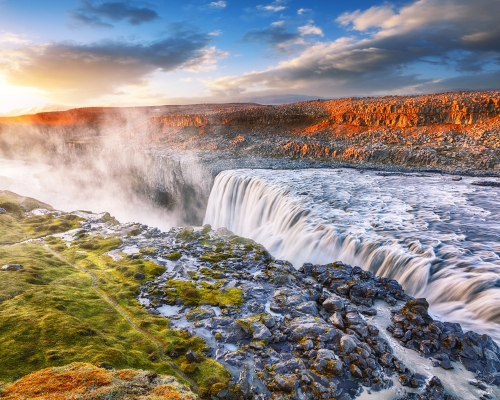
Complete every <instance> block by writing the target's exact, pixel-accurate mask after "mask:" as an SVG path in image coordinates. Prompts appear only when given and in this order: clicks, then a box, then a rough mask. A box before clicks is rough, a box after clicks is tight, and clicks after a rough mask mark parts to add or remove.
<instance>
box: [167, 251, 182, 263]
mask: <svg viewBox="0 0 500 400" xmlns="http://www.w3.org/2000/svg"><path fill="white" fill-rule="evenodd" d="M162 257H164V258H166V259H167V260H171V261H177V260H178V259H179V258H181V257H182V254H181V253H180V252H178V251H174V252H173V253H166V254H162Z"/></svg>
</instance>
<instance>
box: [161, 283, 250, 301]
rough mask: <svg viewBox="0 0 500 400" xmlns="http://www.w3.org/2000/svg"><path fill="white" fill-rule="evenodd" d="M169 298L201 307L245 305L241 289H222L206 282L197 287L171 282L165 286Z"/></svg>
mask: <svg viewBox="0 0 500 400" xmlns="http://www.w3.org/2000/svg"><path fill="white" fill-rule="evenodd" d="M165 288H166V289H174V290H173V291H172V290H170V291H169V290H167V294H166V295H167V297H169V298H170V299H169V300H170V301H171V302H174V301H175V300H177V299H180V300H181V301H182V302H183V303H184V304H186V305H193V306H199V305H202V304H209V305H213V306H219V307H228V306H239V305H241V304H243V293H242V291H241V290H240V289H237V288H229V289H225V288H223V289H220V288H218V287H217V285H210V284H207V283H205V282H203V283H201V285H200V286H196V284H195V283H194V282H191V281H181V280H174V279H172V280H169V281H168V282H167V283H166V284H165Z"/></svg>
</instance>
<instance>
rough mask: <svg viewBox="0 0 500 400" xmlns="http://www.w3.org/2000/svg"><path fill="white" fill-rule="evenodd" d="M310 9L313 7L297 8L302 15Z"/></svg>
mask: <svg viewBox="0 0 500 400" xmlns="http://www.w3.org/2000/svg"><path fill="white" fill-rule="evenodd" d="M309 11H311V9H309V8H299V9H298V10H297V14H298V15H302V14H305V13H307V12H309Z"/></svg>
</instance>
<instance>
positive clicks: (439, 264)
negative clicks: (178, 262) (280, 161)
mask: <svg viewBox="0 0 500 400" xmlns="http://www.w3.org/2000/svg"><path fill="white" fill-rule="evenodd" d="M479 180H484V179H479V178H467V177H465V178H463V180H461V181H454V180H452V177H451V176H449V175H439V174H428V175H425V176H424V175H419V174H405V175H403V174H401V175H387V174H386V175H385V176H384V174H380V173H377V172H365V173H360V172H359V171H357V170H353V169H344V170H315V169H308V170H297V171H275V170H234V171H225V172H223V173H221V174H219V176H218V177H217V178H216V181H215V184H214V188H213V189H212V192H211V195H210V199H209V204H208V208H207V213H206V217H205V223H210V224H211V225H212V226H213V227H214V228H218V227H227V228H228V229H230V230H231V231H233V232H234V233H236V234H238V235H242V236H245V237H249V238H252V239H254V240H255V241H257V242H259V243H261V244H263V245H264V246H266V248H267V249H268V250H269V251H270V252H271V253H272V254H273V255H274V256H275V257H277V258H281V259H286V260H289V261H291V262H292V263H293V264H294V265H295V266H296V267H299V266H300V265H302V263H304V262H312V263H329V262H333V261H336V260H340V261H343V262H346V263H349V264H352V265H358V266H360V267H362V268H364V269H366V270H370V271H371V272H373V273H375V274H377V275H382V276H388V277H391V278H394V279H396V280H398V281H399V282H400V283H401V284H402V285H403V287H404V288H405V290H406V291H407V292H408V293H409V294H411V295H413V296H419V297H426V298H427V299H428V301H429V303H430V304H431V311H432V312H433V313H434V314H435V315H437V316H439V317H440V318H441V319H442V320H448V321H453V322H459V323H460V324H461V325H462V326H463V327H464V328H466V329H473V330H475V331H476V332H481V333H488V334H489V335H491V336H492V337H494V338H495V339H496V340H497V341H500V308H499V307H498V305H499V304H500V188H498V187H481V186H475V185H471V183H472V182H476V181H479ZM488 180H495V179H488ZM496 181H498V180H496Z"/></svg>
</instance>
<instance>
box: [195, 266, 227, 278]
mask: <svg viewBox="0 0 500 400" xmlns="http://www.w3.org/2000/svg"><path fill="white" fill-rule="evenodd" d="M200 273H201V274H203V275H205V276H207V277H210V278H214V279H221V278H222V277H223V272H221V271H216V270H213V269H210V268H206V267H203V268H200Z"/></svg>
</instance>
